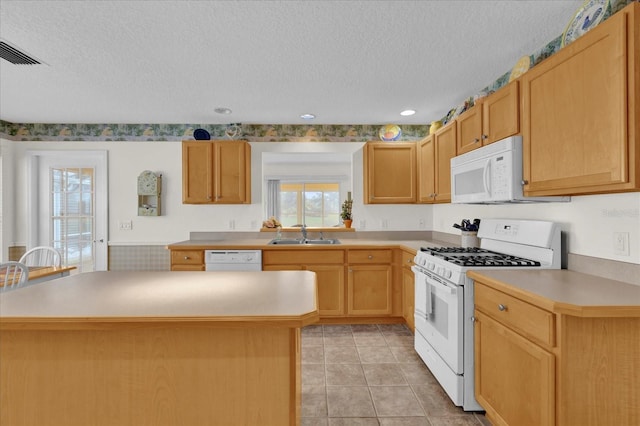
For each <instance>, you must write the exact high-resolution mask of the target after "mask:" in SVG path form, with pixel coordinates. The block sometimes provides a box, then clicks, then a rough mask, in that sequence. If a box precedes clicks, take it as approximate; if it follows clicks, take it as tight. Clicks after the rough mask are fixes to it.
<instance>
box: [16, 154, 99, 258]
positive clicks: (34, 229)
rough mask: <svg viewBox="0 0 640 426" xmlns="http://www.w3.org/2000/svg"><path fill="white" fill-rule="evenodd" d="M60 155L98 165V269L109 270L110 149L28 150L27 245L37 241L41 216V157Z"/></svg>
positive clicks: (96, 182) (96, 192) (61, 158)
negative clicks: (101, 216)
mask: <svg viewBox="0 0 640 426" xmlns="http://www.w3.org/2000/svg"><path fill="white" fill-rule="evenodd" d="M44 157H46V158H59V159H60V160H62V163H64V160H65V159H66V160H69V159H73V160H75V161H77V160H86V161H87V163H91V164H95V165H96V170H95V173H96V175H95V176H96V180H95V185H96V187H95V197H96V198H95V200H96V206H95V207H96V209H95V211H96V221H95V236H94V237H95V241H96V243H95V248H96V249H95V250H94V253H95V266H94V268H95V270H96V271H106V270H107V269H108V244H107V241H108V230H109V208H108V206H109V204H108V198H109V192H108V188H109V181H108V177H109V176H108V151H107V150H74V151H63V150H47V151H43V150H37V151H36V150H34V151H27V211H28V212H29V218H28V220H27V245H28V247H29V248H31V247H35V246H37V245H38V228H39V218H38V213H39V211H40V208H39V199H38V198H39V188H38V181H39V176H40V161H41V159H42V158H44ZM98 207H100V208H101V209H103V211H102V213H101V214H102V215H103V218H102V220H97V212H98Z"/></svg>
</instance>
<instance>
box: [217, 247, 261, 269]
mask: <svg viewBox="0 0 640 426" xmlns="http://www.w3.org/2000/svg"><path fill="white" fill-rule="evenodd" d="M204 269H205V271H262V250H205V251H204Z"/></svg>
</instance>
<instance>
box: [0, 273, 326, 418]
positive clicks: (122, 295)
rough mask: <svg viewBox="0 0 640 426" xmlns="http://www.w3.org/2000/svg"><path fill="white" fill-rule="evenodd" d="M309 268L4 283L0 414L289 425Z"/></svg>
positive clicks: (309, 308)
mask: <svg viewBox="0 0 640 426" xmlns="http://www.w3.org/2000/svg"><path fill="white" fill-rule="evenodd" d="M316 293H317V290H316V276H315V274H314V273H312V272H308V271H278V272H211V273H198V272H91V273H84V274H77V275H72V276H69V277H65V278H61V279H58V280H55V281H51V282H47V283H42V284H39V285H37V286H30V287H26V288H23V289H19V290H15V291H11V292H6V293H4V294H0V424H2V425H5V424H6V425H16V426H17V425H27V424H29V425H33V424H37V425H65V426H66V425H89V424H91V425H105V426H107V425H109V426H111V425H135V426H138V425H149V426H151V425H154V426H156V425H190V426H196V425H225V426H227V425H258V424H259V425H274V426H279V425H297V424H299V422H300V393H301V377H300V328H301V327H303V326H305V325H308V324H312V323H314V322H316V321H317V320H318V309H317V296H316Z"/></svg>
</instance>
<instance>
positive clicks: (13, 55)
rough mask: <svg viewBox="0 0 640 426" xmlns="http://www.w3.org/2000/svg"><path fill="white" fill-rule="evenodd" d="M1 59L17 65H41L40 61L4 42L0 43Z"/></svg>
mask: <svg viewBox="0 0 640 426" xmlns="http://www.w3.org/2000/svg"><path fill="white" fill-rule="evenodd" d="M0 58H2V59H4V60H6V61H9V62H11V63H12V64H16V65H36V64H39V63H40V61H37V60H36V59H33V58H32V57H30V56H29V55H27V54H26V53H23V52H21V51H19V50H18V49H16V48H15V47H12V46H10V45H9V44H7V43H6V42H4V41H0Z"/></svg>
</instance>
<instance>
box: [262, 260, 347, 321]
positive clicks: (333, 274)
mask: <svg viewBox="0 0 640 426" xmlns="http://www.w3.org/2000/svg"><path fill="white" fill-rule="evenodd" d="M262 260H263V267H262V269H263V270H264V271H291V270H307V271H313V272H315V273H316V279H317V283H318V311H319V313H320V316H323V317H327V316H344V315H345V301H344V293H345V286H344V280H345V277H344V251H342V250H324V251H322V250H293V251H292V250H272V251H269V250H265V251H263V252H262Z"/></svg>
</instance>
